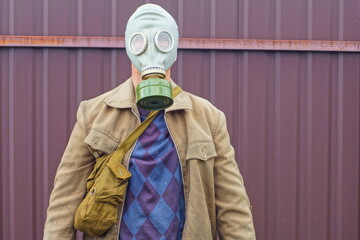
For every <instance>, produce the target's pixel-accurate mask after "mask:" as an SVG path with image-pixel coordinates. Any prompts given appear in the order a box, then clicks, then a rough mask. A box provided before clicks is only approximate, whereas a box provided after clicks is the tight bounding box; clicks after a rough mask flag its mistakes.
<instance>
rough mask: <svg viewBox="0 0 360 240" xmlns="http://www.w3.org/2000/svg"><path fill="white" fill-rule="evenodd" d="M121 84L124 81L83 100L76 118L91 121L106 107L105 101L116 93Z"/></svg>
mask: <svg viewBox="0 0 360 240" xmlns="http://www.w3.org/2000/svg"><path fill="white" fill-rule="evenodd" d="M123 85H124V83H122V84H120V85H119V86H117V87H115V88H113V89H111V90H109V91H107V92H105V93H102V94H100V95H98V96H96V97H94V98H91V99H87V100H83V101H82V102H81V103H80V106H79V109H78V114H77V117H78V119H79V118H84V119H85V120H86V122H88V123H91V122H92V121H93V120H94V119H95V118H96V116H97V115H99V113H100V112H101V111H103V110H104V108H106V107H107V104H106V101H107V100H108V99H110V98H111V97H112V96H113V95H114V94H116V93H117V92H118V91H119V90H120V89H121V88H122V87H123Z"/></svg>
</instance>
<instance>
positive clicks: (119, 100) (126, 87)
mask: <svg viewBox="0 0 360 240" xmlns="http://www.w3.org/2000/svg"><path fill="white" fill-rule="evenodd" d="M171 85H172V87H173V88H174V87H175V86H176V84H175V83H174V82H173V81H172V80H171ZM104 102H105V103H106V104H107V105H108V106H110V107H114V108H132V109H135V108H136V107H137V106H136V97H135V89H134V85H133V83H132V80H131V78H129V79H128V80H126V81H125V82H124V83H123V84H121V85H120V86H119V87H117V88H116V89H115V91H114V93H113V94H112V95H111V96H110V97H108V98H106V99H105V100H104ZM183 109H188V110H192V103H191V100H190V98H189V96H188V95H187V94H185V93H184V91H182V92H181V93H180V94H179V95H178V96H177V97H176V98H175V99H174V103H173V105H171V106H170V107H169V108H167V109H165V112H170V111H175V110H183Z"/></svg>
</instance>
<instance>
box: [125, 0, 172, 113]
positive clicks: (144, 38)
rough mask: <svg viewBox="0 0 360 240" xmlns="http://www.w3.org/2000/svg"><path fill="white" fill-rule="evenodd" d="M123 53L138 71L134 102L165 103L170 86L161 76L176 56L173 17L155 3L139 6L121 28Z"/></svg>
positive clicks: (168, 101) (157, 105) (153, 105)
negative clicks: (124, 28)
mask: <svg viewBox="0 0 360 240" xmlns="http://www.w3.org/2000/svg"><path fill="white" fill-rule="evenodd" d="M125 44H126V53H127V55H128V57H129V59H130V61H131V62H132V64H133V65H134V66H135V67H136V69H138V70H139V71H140V72H141V77H142V82H141V83H140V84H139V85H138V86H137V88H136V92H137V104H138V106H139V107H141V108H143V109H147V110H159V109H164V108H166V107H169V106H170V105H171V104H172V102H173V100H172V92H171V91H172V89H171V85H170V83H169V82H167V81H166V80H165V79H164V78H165V75H166V70H167V69H169V68H170V67H171V65H172V64H173V63H174V62H175V60H176V57H177V48H178V44H179V30H178V26H177V24H176V22H175V20H174V18H173V17H172V16H171V15H170V14H169V13H168V12H167V11H165V10H164V9H163V8H162V7H160V6H158V5H156V4H150V3H149V4H144V5H142V6H140V7H139V8H138V9H137V10H136V11H135V13H134V14H133V15H132V16H131V17H130V18H129V20H128V23H127V25H126V31H125Z"/></svg>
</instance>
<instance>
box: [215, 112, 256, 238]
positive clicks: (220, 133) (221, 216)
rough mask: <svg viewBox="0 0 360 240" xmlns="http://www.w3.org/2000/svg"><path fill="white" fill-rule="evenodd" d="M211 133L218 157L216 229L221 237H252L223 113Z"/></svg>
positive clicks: (250, 223) (216, 171)
mask: <svg viewBox="0 0 360 240" xmlns="http://www.w3.org/2000/svg"><path fill="white" fill-rule="evenodd" d="M219 115H220V116H219V120H218V124H217V128H216V131H215V134H214V142H215V148H216V151H217V157H216V159H215V165H214V181H215V203H216V212H217V230H218V234H219V237H220V239H226V240H230V239H233V240H235V239H236V240H254V239H255V230H254V226H253V218H252V214H251V210H250V202H249V198H248V196H247V194H246V190H245V187H244V181H243V178H242V176H241V174H240V171H239V168H238V166H237V164H236V161H235V156H234V149H233V147H232V146H231V143H230V137H229V134H228V131H227V127H226V119H225V115H224V113H222V112H220V113H219Z"/></svg>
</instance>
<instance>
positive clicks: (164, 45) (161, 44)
mask: <svg viewBox="0 0 360 240" xmlns="http://www.w3.org/2000/svg"><path fill="white" fill-rule="evenodd" d="M155 45H156V47H157V48H158V49H159V50H160V51H161V52H169V51H170V50H171V49H172V48H173V45H174V42H173V39H172V37H171V35H170V34H169V33H168V32H166V31H160V32H157V33H156V35H155Z"/></svg>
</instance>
